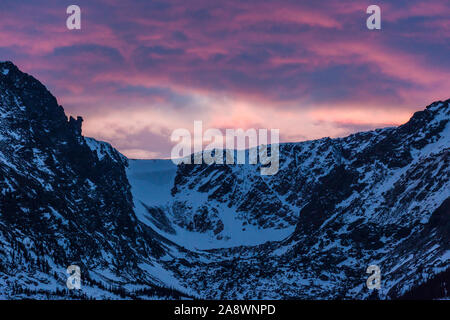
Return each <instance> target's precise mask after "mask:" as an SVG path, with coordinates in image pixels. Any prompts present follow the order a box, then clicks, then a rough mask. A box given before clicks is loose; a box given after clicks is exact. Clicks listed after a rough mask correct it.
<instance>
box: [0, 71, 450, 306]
mask: <svg viewBox="0 0 450 320" xmlns="http://www.w3.org/2000/svg"><path fill="white" fill-rule="evenodd" d="M0 71H1V72H0V190H1V192H0V256H1V262H0V284H1V287H2V289H1V290H0V297H6V298H20V297H33V298H38V299H39V298H55V299H58V298H62V297H72V298H99V299H104V298H108V299H119V298H132V299H133V298H144V299H162V298H180V297H200V298H211V299H217V298H226V299H236V298H241V299H255V298H260V299H287V298H300V299H339V298H341V299H370V298H379V299H398V298H402V297H407V298H418V297H424V296H426V297H428V298H443V297H445V294H446V293H445V292H448V290H449V288H448V284H449V283H450V281H448V280H449V279H448V272H449V271H448V270H449V261H450V254H449V252H450V251H449V249H450V244H449V239H450V225H449V222H448V217H449V213H450V212H449V197H450V194H449V190H450V182H449V181H450V179H449V174H450V173H449V152H450V150H449V145H450V140H449V139H450V132H449V129H450V126H449V125H448V122H449V119H450V100H445V101H437V102H434V103H432V104H430V105H429V106H428V107H427V108H426V109H424V110H423V111H418V112H416V113H414V115H413V116H412V117H411V119H410V121H408V122H407V123H405V124H403V125H401V126H399V127H390V128H384V129H377V130H373V131H367V132H362V133H355V134H352V135H350V136H348V137H343V138H337V139H330V138H322V139H318V140H312V141H305V142H299V143H284V144H280V170H279V172H278V174H277V175H275V176H273V177H265V176H260V175H259V168H258V166H257V165H256V166H253V165H236V166H230V165H209V166H208V165H179V166H175V165H173V164H171V162H170V160H167V161H163V160H161V161H158V160H148V161H145V160H129V159H126V158H125V157H124V156H123V155H121V154H120V153H119V152H118V151H117V150H115V149H114V148H113V147H112V146H111V145H110V144H108V143H105V142H99V141H96V140H95V139H92V138H86V137H83V136H82V135H81V124H82V118H80V117H78V118H77V119H74V118H72V117H70V118H67V117H66V115H65V114H64V110H63V108H62V107H61V106H59V105H58V103H57V101H56V98H55V97H53V96H52V95H51V93H50V92H48V90H47V89H46V88H45V86H43V85H42V84H41V83H40V82H39V81H37V80H36V79H34V78H33V77H31V76H29V75H27V74H24V73H22V72H21V71H20V70H19V69H18V68H17V67H15V66H14V65H13V64H12V63H10V62H6V63H0ZM70 264H79V265H80V267H81V268H82V279H83V288H84V289H83V290H81V292H73V291H71V292H69V291H68V290H67V289H65V279H66V277H67V275H66V274H65V268H66V267H67V266H68V265H70ZM369 264H378V265H380V267H381V270H382V288H381V289H380V290H378V291H369V290H368V289H367V288H366V286H365V281H366V279H367V277H368V275H367V274H366V272H365V271H366V270H365V269H366V268H367V266H368V265H369Z"/></svg>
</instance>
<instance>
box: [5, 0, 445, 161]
mask: <svg viewBox="0 0 450 320" xmlns="http://www.w3.org/2000/svg"><path fill="white" fill-rule="evenodd" d="M370 4H371V3H370V2H369V1H356V0H355V1H345V3H344V2H342V1H338V0H330V1H327V2H320V4H319V3H318V2H315V1H288V0H286V1H275V0H265V1H246V2H242V1H235V0H232V1H222V2H215V1H214V2H213V1H207V0H193V1H189V3H187V2H186V1H179V0H170V1H138V0H134V1H127V3H126V4H125V3H124V2H123V1H118V0H98V1H87V0H80V1H78V5H79V6H80V7H81V10H82V30H80V31H69V30H67V29H66V27H65V19H66V17H67V15H66V13H65V9H66V8H65V7H64V5H63V4H62V3H61V2H60V1H56V0H43V1H40V2H39V4H37V3H36V2H35V1H31V0H24V1H20V2H17V1H12V0H2V4H1V5H0V6H1V17H0V59H2V60H12V61H13V62H14V63H16V64H18V65H19V67H20V68H22V69H23V70H25V71H26V72H29V73H31V74H33V75H35V76H36V77H37V78H39V79H40V80H42V81H43V82H44V83H45V84H46V85H47V86H48V87H49V89H50V90H51V91H52V92H53V93H54V94H55V95H56V96H57V97H58V99H59V102H60V103H61V104H62V105H63V106H64V108H65V109H66V111H67V112H68V113H69V114H72V115H82V116H84V118H85V123H84V134H86V135H91V136H94V137H95V138H99V139H104V140H108V141H109V142H111V143H112V144H113V145H114V146H116V147H118V148H119V150H121V151H122V152H124V153H125V154H127V155H129V156H132V157H167V156H168V155H169V154H170V148H171V142H170V133H171V132H172V130H173V129H176V128H180V127H185V128H188V129H189V128H191V127H192V123H193V121H194V120H203V121H204V124H205V127H218V128H226V127H231V128H233V127H234V128H239V127H242V128H246V127H247V128H248V127H251V126H258V127H260V128H279V129H280V133H281V136H282V139H284V141H292V140H304V139H311V138H320V137H323V136H342V135H346V134H349V133H351V132H354V131H356V130H361V129H370V128H374V127H378V126H387V125H397V124H400V123H402V122H404V121H406V120H407V119H408V117H409V116H410V115H411V114H412V112H414V111H416V110H417V109H419V108H422V107H423V106H424V105H426V104H427V103H429V102H431V101H433V100H438V99H447V98H448V88H450V80H449V78H448V74H449V73H450V72H449V71H450V61H449V59H448V56H449V55H450V42H449V41H448V40H449V38H450V28H449V22H448V21H449V20H448V17H449V14H450V4H449V3H448V1H445V0H442V1H441V0H435V1H426V2H425V1H415V0H413V1H411V0H410V1H403V0H399V1H395V2H392V1H379V3H378V4H379V5H380V6H381V8H382V30H381V31H369V30H367V29H366V28H365V19H366V17H367V15H366V14H365V9H366V8H367V6H368V5H370Z"/></svg>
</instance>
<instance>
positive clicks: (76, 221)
mask: <svg viewBox="0 0 450 320" xmlns="http://www.w3.org/2000/svg"><path fill="white" fill-rule="evenodd" d="M81 123H82V119H81V118H77V119H74V118H72V117H71V118H70V119H67V117H66V115H65V114H64V110H63V108H62V107H61V106H59V105H58V104H57V101H56V99H55V97H53V96H52V95H51V94H50V92H48V91H47V89H46V88H45V87H44V86H43V85H42V84H41V83H40V82H39V81H37V80H36V79H34V78H33V77H31V76H29V75H27V74H25V73H22V72H21V71H20V70H18V68H17V67H16V66H15V65H13V64H12V63H10V62H5V63H1V64H0V287H1V290H0V297H1V298H10V297H21V296H30V295H31V296H33V297H58V296H65V295H66V294H68V293H67V292H65V284H66V279H67V277H68V275H67V274H66V268H67V267H68V266H69V265H78V266H79V267H80V268H81V270H82V279H83V287H84V288H85V289H84V290H83V292H82V293H80V294H79V295H80V297H94V298H117V297H120V296H133V297H134V296H135V295H136V294H138V293H133V291H139V290H142V295H143V296H144V297H147V296H149V295H150V296H152V297H153V296H157V297H158V296H161V297H179V296H180V294H179V293H177V292H176V291H175V290H172V289H170V288H169V289H167V286H166V285H165V284H163V283H161V282H160V280H158V279H156V280H155V279H154V275H153V272H152V270H153V269H154V268H157V265H156V264H155V261H156V259H158V258H160V257H162V256H164V254H165V250H164V248H163V247H162V245H161V242H160V241H157V240H155V239H154V238H153V236H152V235H151V231H150V230H149V229H148V228H146V227H145V226H143V225H142V224H141V223H140V222H139V221H138V220H137V218H136V216H135V215H134V211H133V210H134V209H133V200H132V196H131V192H130V185H129V183H128V180H127V177H126V174H125V167H126V166H127V165H128V164H127V163H128V161H127V159H126V158H125V157H124V156H122V155H121V154H119V153H118V152H117V151H116V150H115V149H113V148H112V147H111V146H110V145H109V144H106V143H102V142H97V141H95V140H94V139H89V138H84V137H83V136H82V135H81ZM84 270H89V272H83V271H84ZM124 289H127V291H130V292H129V293H126V292H125V290H124ZM72 294H75V293H74V292H72Z"/></svg>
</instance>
